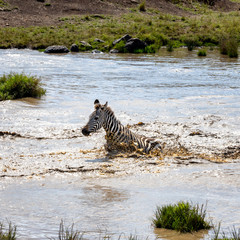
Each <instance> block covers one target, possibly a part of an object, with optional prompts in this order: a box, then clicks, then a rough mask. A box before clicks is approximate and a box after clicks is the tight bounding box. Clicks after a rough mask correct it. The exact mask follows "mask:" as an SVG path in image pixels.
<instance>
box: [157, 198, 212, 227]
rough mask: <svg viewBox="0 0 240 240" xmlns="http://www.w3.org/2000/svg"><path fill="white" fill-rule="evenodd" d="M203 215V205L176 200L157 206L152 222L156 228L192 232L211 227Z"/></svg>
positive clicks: (204, 211) (204, 214) (204, 213)
mask: <svg viewBox="0 0 240 240" xmlns="http://www.w3.org/2000/svg"><path fill="white" fill-rule="evenodd" d="M205 217H206V209H205V207H204V206H203V205H201V206H199V205H195V206H193V205H191V204H190V203H189V202H178V203H177V204H173V205H171V204H170V205H165V206H162V207H157V210H156V212H155V218H154V219H153V224H154V226H155V227H156V228H166V229H172V230H177V231H179V232H193V231H198V230H201V229H210V228H211V225H210V223H209V222H207V221H206V220H205Z"/></svg>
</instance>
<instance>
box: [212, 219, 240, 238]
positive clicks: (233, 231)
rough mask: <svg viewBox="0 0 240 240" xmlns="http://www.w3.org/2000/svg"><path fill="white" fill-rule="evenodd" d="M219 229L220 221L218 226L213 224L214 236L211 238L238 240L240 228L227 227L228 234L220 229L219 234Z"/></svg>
mask: <svg viewBox="0 0 240 240" xmlns="http://www.w3.org/2000/svg"><path fill="white" fill-rule="evenodd" d="M220 229H221V223H219V224H218V226H215V227H214V228H213V230H214V237H213V238H212V240H240V228H239V229H238V230H236V228H235V227H233V228H232V229H229V232H228V234H226V233H225V232H223V231H222V233H221V236H220ZM227 235H228V236H229V237H228V236H227Z"/></svg>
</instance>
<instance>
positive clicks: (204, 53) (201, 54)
mask: <svg viewBox="0 0 240 240" xmlns="http://www.w3.org/2000/svg"><path fill="white" fill-rule="evenodd" d="M197 55H198V56H199V57H205V56H207V51H206V49H199V50H198V53H197Z"/></svg>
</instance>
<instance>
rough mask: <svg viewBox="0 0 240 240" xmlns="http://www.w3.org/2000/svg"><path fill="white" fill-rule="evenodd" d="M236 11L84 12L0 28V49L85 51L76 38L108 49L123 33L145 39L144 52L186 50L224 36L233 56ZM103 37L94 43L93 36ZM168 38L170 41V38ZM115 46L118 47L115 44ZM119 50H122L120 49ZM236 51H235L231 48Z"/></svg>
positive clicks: (236, 38)
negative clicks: (186, 13)
mask: <svg viewBox="0 0 240 240" xmlns="http://www.w3.org/2000/svg"><path fill="white" fill-rule="evenodd" d="M239 17H240V13H239V12H230V13H218V12H213V11H210V12H207V13H205V14H202V15H201V14H199V15H198V16H196V15H195V16H185V17H179V16H174V15H170V14H164V13H160V12H158V11H157V10H156V11H150V10H149V11H148V13H147V14H146V13H145V12H142V11H136V12H130V13H125V14H122V15H116V16H103V15H99V16H98V17H96V16H95V15H86V16H69V17H64V18H61V19H59V20H60V23H61V24H59V25H56V26H41V27H40V26H35V27H25V28H24V27H15V28H14V27H8V28H6V27H2V28H0V36H1V38H0V48H26V47H28V48H32V49H44V48H46V47H48V46H50V45H65V46H66V47H68V48H70V46H71V45H72V44H73V43H76V44H78V45H79V46H80V51H89V50H90V48H89V47H87V46H81V44H80V41H85V42H88V43H90V44H91V45H92V48H93V49H99V50H101V51H104V52H106V51H109V50H110V49H111V47H112V43H113V41H114V40H116V39H119V38H120V37H122V36H123V35H125V34H129V35H130V36H132V37H134V38H139V39H141V40H143V41H145V42H146V43H147V44H148V46H151V47H148V49H146V50H145V51H146V52H149V49H150V50H151V51H150V52H158V50H159V49H160V48H161V46H169V47H170V46H171V42H172V43H173V47H174V48H175V47H178V46H182V45H187V47H188V49H189V50H192V49H193V48H194V47H196V46H210V45H211V46H216V45H218V44H219V43H221V42H223V40H224V39H225V38H226V36H231V38H230V39H231V44H230V45H231V47H229V48H231V50H229V51H228V52H229V56H234V55H236V54H234V49H236V46H237V45H238V44H239V41H240V37H239V36H240V24H238V22H239ZM96 38H99V39H102V40H104V41H105V42H104V43H96V42H94V39H96ZM170 39H171V40H170ZM117 48H122V45H121V46H117ZM121 51H123V49H121ZM235 53H236V50H235Z"/></svg>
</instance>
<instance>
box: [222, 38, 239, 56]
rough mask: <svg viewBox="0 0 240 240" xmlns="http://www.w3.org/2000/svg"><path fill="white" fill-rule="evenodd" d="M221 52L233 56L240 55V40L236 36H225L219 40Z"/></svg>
mask: <svg viewBox="0 0 240 240" xmlns="http://www.w3.org/2000/svg"><path fill="white" fill-rule="evenodd" d="M219 47H220V52H221V54H224V55H228V56H229V57H231V58H237V57H238V41H237V38H236V37H234V36H224V37H222V38H221V39H220V41H219Z"/></svg>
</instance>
